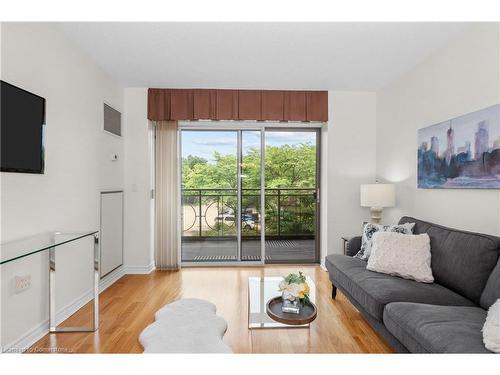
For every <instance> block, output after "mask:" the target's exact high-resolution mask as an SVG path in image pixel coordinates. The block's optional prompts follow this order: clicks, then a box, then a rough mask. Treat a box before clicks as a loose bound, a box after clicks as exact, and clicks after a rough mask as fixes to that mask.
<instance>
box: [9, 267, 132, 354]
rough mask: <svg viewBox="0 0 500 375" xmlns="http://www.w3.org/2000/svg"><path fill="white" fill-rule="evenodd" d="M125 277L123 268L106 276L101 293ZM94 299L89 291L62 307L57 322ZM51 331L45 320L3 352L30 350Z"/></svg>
mask: <svg viewBox="0 0 500 375" xmlns="http://www.w3.org/2000/svg"><path fill="white" fill-rule="evenodd" d="M124 275H125V268H124V267H123V266H121V267H119V268H117V269H116V270H114V271H112V272H111V273H109V274H108V275H106V276H105V277H104V278H103V279H101V280H100V282H99V293H102V292H103V291H104V290H106V289H107V288H109V287H110V286H111V285H113V284H114V283H115V281H117V280H118V279H120V278H121V277H122V276H124ZM92 298H94V294H93V290H88V291H87V292H85V293H83V294H82V295H80V296H79V297H77V298H75V299H74V300H72V301H71V302H70V303H68V304H67V305H66V306H64V307H62V308H61V309H60V310H58V311H57V312H56V322H57V324H60V323H61V322H63V321H65V320H66V319H68V318H69V317H70V316H71V315H73V314H74V313H75V312H76V311H78V310H79V309H81V308H82V307H83V306H84V305H85V304H86V303H88V302H89V301H90V300H92ZM48 331H49V320H48V319H47V320H45V321H43V322H41V323H40V324H38V325H36V326H35V327H33V328H32V329H31V330H29V331H28V332H27V333H26V334H24V335H22V336H21V337H19V338H18V339H17V340H14V341H13V342H11V343H10V344H7V345H6V346H4V347H2V348H1V349H2V350H1V352H5V353H20V352H23V351H25V350H26V349H28V348H29V347H30V346H31V345H33V344H34V343H35V342H37V341H38V340H40V339H41V338H42V337H43V336H45V335H46V334H47V333H48Z"/></svg>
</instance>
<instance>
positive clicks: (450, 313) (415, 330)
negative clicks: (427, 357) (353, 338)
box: [384, 302, 491, 353]
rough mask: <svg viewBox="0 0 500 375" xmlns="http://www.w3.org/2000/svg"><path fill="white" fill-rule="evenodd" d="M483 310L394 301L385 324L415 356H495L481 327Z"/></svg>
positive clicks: (385, 313) (483, 315)
mask: <svg viewBox="0 0 500 375" xmlns="http://www.w3.org/2000/svg"><path fill="white" fill-rule="evenodd" d="M485 319H486V311H485V310H484V309H482V308H480V307H466V306H435V305H427V304H419V303H408V302H394V303H390V304H388V305H387V306H386V307H385V310H384V324H385V326H386V328H387V329H388V330H389V332H391V333H392V334H393V335H394V336H395V337H396V338H397V339H398V340H399V341H400V342H401V343H402V344H403V345H404V346H406V348H407V349H408V350H409V351H410V352H412V353H491V352H490V351H489V350H487V349H486V348H485V346H484V344H483V334H482V333H481V328H482V327H483V324H484V321H485Z"/></svg>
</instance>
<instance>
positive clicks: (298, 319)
mask: <svg viewBox="0 0 500 375" xmlns="http://www.w3.org/2000/svg"><path fill="white" fill-rule="evenodd" d="M282 302H283V300H282V298H281V296H279V297H274V298H271V299H270V300H269V301H268V302H267V306H266V311H267V315H269V317H270V318H271V319H273V320H275V321H277V322H279V323H283V324H288V325H291V326H302V325H305V324H309V323H311V322H312V321H313V320H314V319H316V315H317V314H318V311H317V309H316V306H315V305H314V303H312V302H311V304H310V305H302V306H301V307H300V313H299V314H293V313H285V312H283V311H281V304H282Z"/></svg>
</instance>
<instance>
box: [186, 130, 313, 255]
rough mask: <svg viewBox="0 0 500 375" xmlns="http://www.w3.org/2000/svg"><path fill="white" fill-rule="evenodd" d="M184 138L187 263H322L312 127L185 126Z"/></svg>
mask: <svg viewBox="0 0 500 375" xmlns="http://www.w3.org/2000/svg"><path fill="white" fill-rule="evenodd" d="M180 138H181V173H182V178H181V199H182V218H181V221H182V225H181V227H182V234H181V250H182V261H183V262H198V263H201V262H205V263H221V262H264V261H265V262H269V263H305V262H317V261H318V247H317V241H316V238H317V235H318V224H319V222H318V220H317V217H318V212H319V210H318V201H317V199H316V198H317V192H318V184H317V180H318V167H319V165H318V162H317V160H318V155H319V144H318V142H319V141H318V132H317V131H316V130H315V129H312V130H307V131H302V130H300V131H295V130H288V129H264V128H262V129H248V128H241V129H237V128H236V129H231V130H213V129H210V130H204V129H203V130H200V129H183V130H181V136H180ZM264 202H265V203H264ZM263 207H265V209H264V208H263ZM264 240H265V242H264Z"/></svg>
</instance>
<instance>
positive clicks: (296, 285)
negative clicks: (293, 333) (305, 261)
mask: <svg viewBox="0 0 500 375" xmlns="http://www.w3.org/2000/svg"><path fill="white" fill-rule="evenodd" d="M279 290H280V292H281V293H282V294H281V298H282V299H283V304H282V307H281V310H282V311H283V312H287V313H293V314H299V313H300V307H301V304H306V305H308V304H310V303H311V302H310V300H309V285H308V284H307V281H306V277H305V276H304V274H303V273H302V272H299V273H298V274H296V273H291V274H289V275H288V276H286V277H285V278H283V281H281V282H280V285H279Z"/></svg>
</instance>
